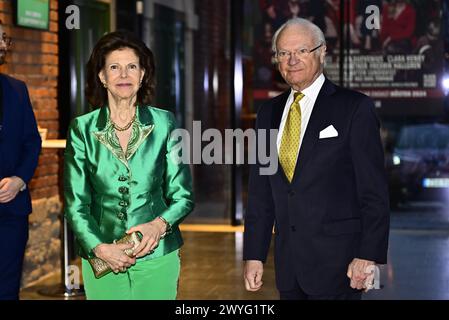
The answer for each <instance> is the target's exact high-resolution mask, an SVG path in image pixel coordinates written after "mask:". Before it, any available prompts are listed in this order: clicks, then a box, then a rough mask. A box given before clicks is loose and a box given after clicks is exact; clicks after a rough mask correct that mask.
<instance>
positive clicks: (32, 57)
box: [0, 0, 59, 200]
mask: <svg viewBox="0 0 449 320" xmlns="http://www.w3.org/2000/svg"><path fill="white" fill-rule="evenodd" d="M57 9H58V2H57V0H51V1H50V28H49V30H48V31H41V30H33V29H27V28H19V27H15V26H13V17H12V14H13V11H12V6H11V1H5V0H0V19H1V20H2V21H3V26H4V28H5V30H6V32H7V33H8V34H9V35H11V36H12V38H13V45H12V48H11V52H10V53H9V54H8V56H7V57H6V61H7V63H6V64H5V65H3V66H2V67H1V68H0V72H2V73H5V74H8V75H10V76H12V77H15V78H17V79H20V80H22V81H24V82H25V83H26V84H27V86H28V90H29V93H30V98H31V103H32V105H33V109H34V112H35V115H36V118H37V121H38V124H39V126H40V127H43V128H47V129H48V133H47V139H57V138H58V130H59V120H58V118H59V114H58V107H57V105H58V104H57V98H58V97H57V83H58V79H57V77H58V11H57ZM58 160H59V157H58V151H57V150H49V149H43V150H42V154H41V157H40V159H39V167H38V169H37V171H36V174H35V175H34V178H33V180H32V181H31V183H30V190H31V196H32V199H33V200H37V199H42V198H50V197H52V196H57V195H58V170H59V163H58V162H59V161H58Z"/></svg>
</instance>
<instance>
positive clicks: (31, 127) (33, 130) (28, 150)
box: [15, 84, 42, 184]
mask: <svg viewBox="0 0 449 320" xmlns="http://www.w3.org/2000/svg"><path fill="white" fill-rule="evenodd" d="M21 98H22V100H21V106H20V108H21V109H22V111H23V113H24V121H25V124H24V126H23V128H24V129H23V130H24V132H23V135H22V141H21V142H22V143H21V145H22V150H21V154H20V161H19V162H18V166H17V168H16V172H15V175H16V176H18V177H20V178H21V179H22V180H23V181H24V182H25V183H26V184H28V183H29V182H30V180H31V178H32V177H33V175H34V171H35V170H36V167H37V164H38V160H39V154H40V152H41V146H42V141H41V137H40V135H39V131H38V129H37V123H36V118H35V117H34V113H33V108H32V107H31V102H30V97H29V95H28V90H27V87H26V86H25V84H23V86H22V92H21Z"/></svg>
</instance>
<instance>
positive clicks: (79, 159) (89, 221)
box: [64, 119, 105, 258]
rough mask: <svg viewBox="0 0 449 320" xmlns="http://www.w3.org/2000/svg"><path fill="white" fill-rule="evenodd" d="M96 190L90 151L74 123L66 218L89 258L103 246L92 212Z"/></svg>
mask: <svg viewBox="0 0 449 320" xmlns="http://www.w3.org/2000/svg"><path fill="white" fill-rule="evenodd" d="M91 194H92V189H91V186H90V183H89V177H88V169H87V165H86V150H85V144H84V141H83V137H82V135H81V133H80V130H79V128H78V124H77V121H76V119H75V120H73V121H72V123H71V125H70V128H69V133H68V137H67V147H66V150H65V154H64V200H65V217H66V219H67V222H68V223H69V225H70V226H71V227H72V230H73V232H74V234H75V236H76V238H77V240H78V242H79V244H80V245H81V247H82V249H83V250H84V252H85V253H86V254H87V256H88V257H89V258H92V257H94V253H93V251H92V250H93V249H94V248H95V247H96V246H97V245H99V244H100V243H104V242H105V241H103V240H102V239H101V232H100V227H99V225H98V223H97V221H96V220H95V219H94V218H93V216H92V215H91V212H90V204H91Z"/></svg>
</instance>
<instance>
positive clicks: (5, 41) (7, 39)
mask: <svg viewBox="0 0 449 320" xmlns="http://www.w3.org/2000/svg"><path fill="white" fill-rule="evenodd" d="M0 43H2V44H4V45H5V46H7V47H9V46H10V45H11V43H12V38H11V37H7V36H6V35H3V36H2V38H1V39H0Z"/></svg>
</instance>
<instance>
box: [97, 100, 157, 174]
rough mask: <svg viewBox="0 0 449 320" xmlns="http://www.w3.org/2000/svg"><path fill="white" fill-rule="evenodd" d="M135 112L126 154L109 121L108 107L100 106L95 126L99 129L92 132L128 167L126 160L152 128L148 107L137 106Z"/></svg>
mask: <svg viewBox="0 0 449 320" xmlns="http://www.w3.org/2000/svg"><path fill="white" fill-rule="evenodd" d="M136 112H137V121H136V123H134V124H133V129H132V133H131V137H130V139H129V143H128V147H127V150H126V154H125V153H124V152H123V150H122V148H121V146H120V143H119V141H118V139H117V136H116V134H115V132H114V129H113V128H112V124H111V122H110V121H109V109H108V108H107V107H102V108H101V110H100V112H99V114H98V119H97V123H96V127H97V130H99V131H94V132H92V134H93V135H94V137H95V138H96V139H97V140H98V141H99V142H100V143H101V144H102V145H104V146H105V147H106V148H107V149H108V150H109V151H110V152H111V153H112V154H113V155H114V156H115V157H116V158H117V159H118V160H119V161H120V162H122V163H123V164H124V165H125V166H126V167H127V168H128V169H130V168H129V163H128V161H129V160H130V159H131V157H132V156H133V155H134V154H135V153H136V151H137V149H138V148H139V146H140V145H141V144H142V143H143V142H144V141H145V140H146V138H147V137H148V136H149V135H150V133H151V132H152V131H153V129H154V124H152V123H151V114H150V112H149V110H148V108H146V107H137V110H136Z"/></svg>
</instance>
